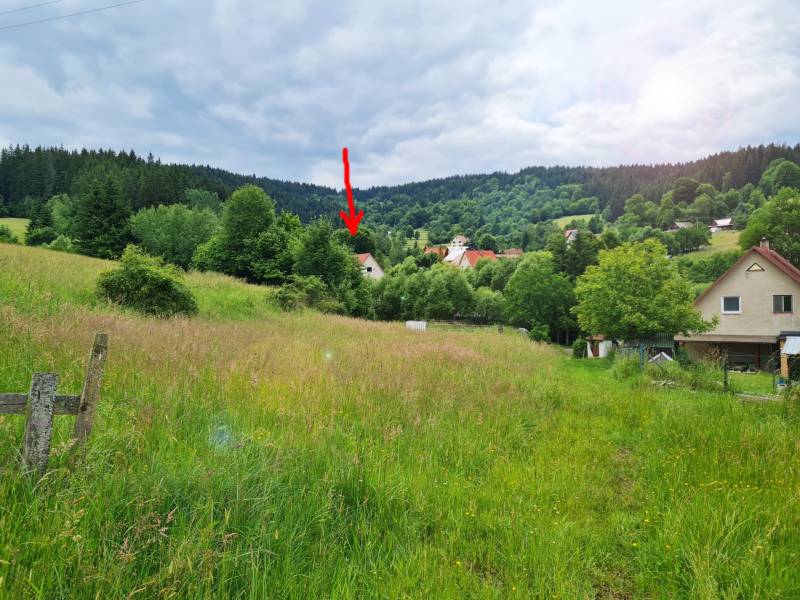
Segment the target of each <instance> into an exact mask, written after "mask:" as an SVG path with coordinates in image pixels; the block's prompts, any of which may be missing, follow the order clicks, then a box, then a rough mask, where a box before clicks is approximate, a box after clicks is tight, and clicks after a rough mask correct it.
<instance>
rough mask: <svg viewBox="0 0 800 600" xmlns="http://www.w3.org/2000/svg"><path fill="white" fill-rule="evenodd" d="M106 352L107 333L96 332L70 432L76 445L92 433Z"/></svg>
mask: <svg viewBox="0 0 800 600" xmlns="http://www.w3.org/2000/svg"><path fill="white" fill-rule="evenodd" d="M106 354H108V335H106V334H105V333H96V334H95V336H94V344H93V345H92V351H91V353H90V354H89V364H88V365H87V367H86V380H85V381H84V382H83V390H82V391H81V400H80V404H79V405H78V416H77V418H76V419H75V430H74V432H73V434H72V437H73V439H75V441H76V445H81V444H83V443H84V442H86V440H87V439H88V438H89V434H91V433H92V423H93V422H94V412H95V409H96V408H97V402H98V400H100V385H101V383H102V382H103V367H104V366H105V363H106Z"/></svg>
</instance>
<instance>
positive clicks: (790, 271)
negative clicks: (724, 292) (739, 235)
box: [694, 246, 800, 304]
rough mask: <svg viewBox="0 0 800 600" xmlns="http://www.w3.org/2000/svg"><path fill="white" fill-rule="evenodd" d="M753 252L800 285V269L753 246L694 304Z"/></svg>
mask: <svg viewBox="0 0 800 600" xmlns="http://www.w3.org/2000/svg"><path fill="white" fill-rule="evenodd" d="M753 252H755V253H756V254H758V255H759V256H761V257H763V258H765V259H766V260H768V261H769V262H771V263H772V264H773V265H775V266H776V267H777V268H778V269H779V270H780V271H782V272H783V273H784V274H785V275H786V276H787V277H789V278H790V279H791V280H792V281H794V282H795V283H796V284H798V285H800V269H798V268H797V267H795V266H794V265H793V264H792V263H790V262H789V261H788V260H787V259H785V258H784V257H783V256H781V255H780V254H778V253H777V252H775V250H772V249H771V248H762V247H761V246H753V247H752V248H750V250H748V251H747V252H745V253H744V254H743V255H742V257H741V258H740V259H739V260H737V261H736V262H735V263H733V266H732V267H731V268H730V269H728V270H727V271H725V272H724V273H723V274H722V275H720V276H719V278H717V280H716V281H715V282H714V283H712V284H711V285H710V286H708V287H707V288H706V289H705V290H704V291H703V293H702V294H700V295H699V296H698V297H697V300H695V301H694V303H695V304H697V303H698V302H700V300H702V299H703V298H705V297H706V296H707V295H708V293H709V292H710V291H711V290H712V289H714V288H715V287H717V284H718V283H719V282H721V281H722V280H723V279H725V278H726V277H727V276H728V275H729V274H730V273H733V272H734V271H735V270H736V269H738V268H739V267H740V266H741V265H742V263H744V262H746V261H747V260H748V258H752V254H753Z"/></svg>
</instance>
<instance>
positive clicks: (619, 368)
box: [611, 354, 641, 379]
mask: <svg viewBox="0 0 800 600" xmlns="http://www.w3.org/2000/svg"><path fill="white" fill-rule="evenodd" d="M640 373H641V368H640V366H639V356H638V355H635V354H616V355H615V356H614V362H613V363H612V365H611V374H612V375H613V376H614V378H615V379H629V378H630V377H633V376H635V375H639V374H640Z"/></svg>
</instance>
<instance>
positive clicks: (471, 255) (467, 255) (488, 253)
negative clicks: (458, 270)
mask: <svg viewBox="0 0 800 600" xmlns="http://www.w3.org/2000/svg"><path fill="white" fill-rule="evenodd" d="M482 258H487V259H489V260H497V255H496V254H495V253H494V251H492V250H467V251H466V252H464V253H463V254H462V260H464V259H466V260H467V262H468V263H469V264H470V265H472V266H475V264H476V263H477V262H478V261H479V260H480V259H482Z"/></svg>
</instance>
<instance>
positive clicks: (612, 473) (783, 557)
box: [0, 245, 800, 599]
mask: <svg viewBox="0 0 800 600" xmlns="http://www.w3.org/2000/svg"><path fill="white" fill-rule="evenodd" d="M110 264H111V263H107V262H103V261H98V260H94V259H89V258H85V257H79V256H74V255H68V254H59V253H56V252H49V251H46V250H40V249H34V248H25V247H19V246H8V245H0V391H23V390H26V389H27V387H28V385H29V382H30V376H31V373H32V372H33V371H44V370H52V371H56V372H58V373H59V374H60V377H61V379H60V386H59V389H60V391H61V392H62V393H78V392H79V391H80V385H81V381H82V377H83V368H84V361H85V359H86V355H87V353H88V350H89V347H90V344H91V340H92V336H93V334H94V333H95V332H96V331H105V332H107V333H108V334H109V336H110V343H109V357H108V363H107V366H106V377H105V380H104V386H103V397H102V402H101V404H100V406H99V409H98V415H97V419H96V422H95V429H94V433H93V437H92V439H91V440H90V443H89V446H88V448H87V451H86V454H85V456H82V457H79V459H78V460H77V461H76V462H74V464H72V461H70V454H69V447H68V437H69V431H70V428H71V426H72V421H73V419H72V418H70V417H63V416H61V417H57V418H56V422H57V428H56V431H55V433H54V439H53V452H52V456H51V463H50V468H49V470H48V472H47V474H46V475H45V476H44V477H43V478H41V479H39V478H34V477H29V476H25V475H23V474H22V473H21V472H20V468H19V456H18V452H19V448H20V446H21V441H22V429H23V422H24V419H23V418H22V417H20V416H0V448H2V450H0V452H1V453H2V456H1V457H0V473H2V475H0V597H5V598H466V597H474V598H564V599H574V598H607V599H611V598H614V599H620V598H709V599H710V598H788V597H798V596H800V570H798V568H797V565H798V564H800V510H799V509H800V460H798V459H799V458H800V456H799V455H800V443H799V442H798V439H799V438H800V414H798V413H799V412H800V411H798V409H796V408H794V407H792V406H787V405H784V404H782V403H777V402H771V403H763V404H758V403H746V404H743V403H740V402H737V401H736V400H734V399H732V398H731V397H730V396H726V395H720V394H709V393H695V392H688V391H685V390H676V389H655V388H654V387H651V386H647V385H644V384H643V383H642V382H641V381H639V380H637V379H635V378H634V379H632V380H624V381H620V380H617V379H615V378H614V377H613V375H612V371H611V369H610V368H609V366H608V364H607V363H606V362H605V361H585V360H583V361H578V360H573V359H571V358H569V357H568V356H566V355H565V353H564V352H562V351H561V350H558V349H553V348H551V347H548V346H545V345H538V344H533V343H531V342H529V341H528V340H527V339H525V338H523V337H521V336H519V335H517V334H515V333H514V332H511V331H506V332H505V333H498V332H497V331H494V330H491V329H480V330H476V331H447V330H441V329H436V330H432V331H429V332H427V333H419V332H411V331H407V330H405V329H404V328H403V326H402V325H401V324H394V323H373V322H366V321H360V320H355V319H348V318H343V317H336V316H325V315H320V314H317V313H313V312H304V313H292V314H284V313H280V312H278V311H276V310H275V309H274V308H273V307H272V306H271V304H270V295H271V292H270V290H269V289H266V288H259V287H254V286H248V285H245V284H242V283H239V282H237V281H235V280H232V279H230V278H227V277H222V276H216V275H197V274H193V275H191V276H190V277H189V281H190V284H191V286H192V288H193V290H194V291H195V293H196V294H197V295H198V303H199V305H200V314H199V316H198V317H196V318H194V319H184V318H175V319H170V320H160V319H153V318H143V317H140V316H138V315H136V314H133V313H130V312H126V311H123V310H120V309H119V308H117V307H114V306H109V305H107V304H106V303H104V302H102V301H99V300H97V299H95V297H94V295H93V288H94V282H95V278H96V276H97V274H98V273H99V272H100V271H102V270H103V269H105V268H108V266H109V265H110Z"/></svg>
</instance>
